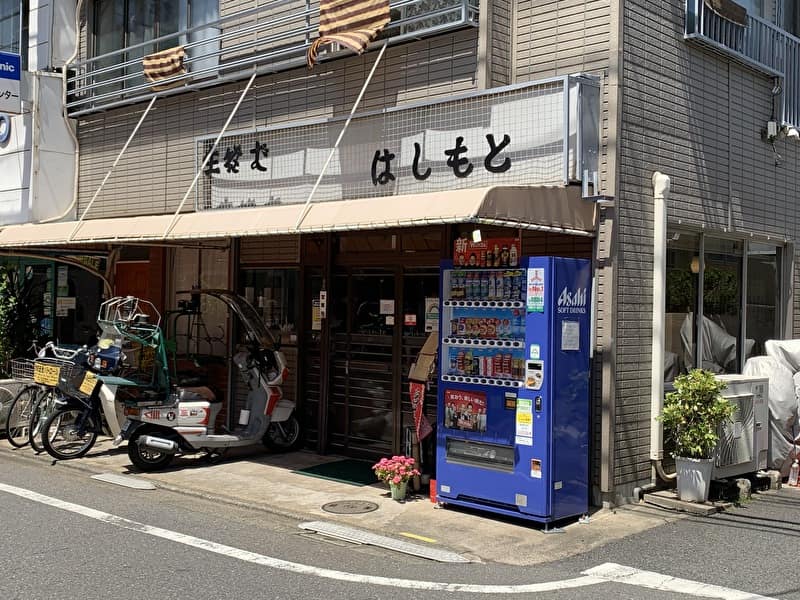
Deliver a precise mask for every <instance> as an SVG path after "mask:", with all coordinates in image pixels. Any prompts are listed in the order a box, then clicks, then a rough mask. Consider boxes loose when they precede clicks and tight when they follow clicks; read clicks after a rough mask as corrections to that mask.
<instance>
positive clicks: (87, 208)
mask: <svg viewBox="0 0 800 600" xmlns="http://www.w3.org/2000/svg"><path fill="white" fill-rule="evenodd" d="M155 101H156V97H155V96H153V98H152V99H151V100H150V104H148V105H147V108H146V109H145V110H144V112H143V113H142V116H141V117H140V118H139V122H138V123H137V124H136V127H134V128H133V131H132V132H131V134H130V136H128V140H127V141H126V142H125V145H124V146H123V147H122V150H120V151H119V154H117V158H116V160H114V164H113V165H111V168H110V169H109V170H108V173H106V176H105V177H103V181H101V182H100V187H98V188H97V191H96V192H95V193H94V196H92V199H91V200H90V201H89V204H88V205H87V206H86V208H85V209H84V211H83V214H82V215H81V217H80V219H78V222H77V223H76V224H75V228H74V229H73V230H72V233H70V234H69V239H68V240H67V241H69V242H71V241H72V239H73V238H74V237H75V234H76V233H77V232H78V229H80V228H81V225H83V219H84V218H85V217H86V215H87V213H88V212H89V209H90V208H92V205H93V204H94V201H95V200H97V197H98V196H99V195H100V192H101V191H102V190H103V187H104V186H105V185H106V181H108V178H109V177H111V172H112V171H113V170H114V168H115V167H116V166H117V164H118V163H119V161H120V159H121V158H122V155H123V154H125V151H126V150H127V149H128V146H129V145H130V143H131V141H132V140H133V138H134V137H135V136H136V134H137V132H138V131H139V128H140V127H141V126H142V123H144V120H145V118H146V117H147V115H148V113H149V112H150V109H151V108H153V104H154V103H155Z"/></svg>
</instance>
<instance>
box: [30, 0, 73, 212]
mask: <svg viewBox="0 0 800 600" xmlns="http://www.w3.org/2000/svg"><path fill="white" fill-rule="evenodd" d="M82 9H83V0H78V4H77V5H76V6H75V50H74V52H73V53H72V54H71V55H70V56H69V58H67V60H65V61H64V66H63V67H62V68H61V114H62V116H63V117H64V122H65V123H66V124H67V130H68V131H69V135H70V137H71V138H72V141H73V143H74V144H75V166H74V169H75V173H74V176H73V178H72V202H70V205H69V206H68V207H67V208H66V210H65V211H64V212H63V213H61V214H60V215H58V216H57V217H49V218H47V219H42V220H41V221H39V222H40V223H51V222H53V221H60V220H61V219H63V218H64V217H66V216H67V215H68V214H69V213H71V212H72V211H73V210H74V209H75V206H76V205H77V204H78V169H79V168H80V146H79V145H78V134H77V132H76V131H75V130H74V129H73V128H72V123H70V118H69V115H68V114H67V72H68V70H69V69H67V67H68V65H70V64H71V63H73V62H74V61H75V58H76V57H77V56H78V52H79V51H80V44H81V42H80V40H81V10H82Z"/></svg>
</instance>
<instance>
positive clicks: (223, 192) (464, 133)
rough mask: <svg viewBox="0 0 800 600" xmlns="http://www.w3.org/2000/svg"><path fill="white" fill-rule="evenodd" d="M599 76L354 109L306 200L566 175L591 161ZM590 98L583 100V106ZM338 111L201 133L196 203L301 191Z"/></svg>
mask: <svg viewBox="0 0 800 600" xmlns="http://www.w3.org/2000/svg"><path fill="white" fill-rule="evenodd" d="M598 90H599V87H598V85H597V82H596V81H595V80H593V79H591V78H586V77H562V78H555V79H551V80H547V81H543V82H535V83H530V84H523V85H515V86H508V87H504V88H496V89H494V90H489V91H487V92H480V93H473V94H470V95H467V96H463V97H457V98H451V99H447V100H442V101H435V102H429V103H425V104H420V105H413V106H409V107H398V108H395V109H388V110H384V111H376V112H370V113H361V114H358V115H356V116H355V117H354V118H353V120H352V121H351V123H350V125H349V126H348V128H347V131H346V133H345V135H344V137H343V138H342V140H341V143H340V145H339V146H338V147H337V149H336V151H335V152H334V153H333V156H332V158H331V160H330V162H329V163H328V166H327V168H325V171H324V176H323V178H322V180H321V182H320V185H319V186H318V187H317V188H316V190H315V193H314V201H325V200H342V199H349V198H371V197H376V196H392V195H402V194H418V193H427V192H436V191H445V190H453V189H463V188H475V187H486V186H492V185H563V184H565V183H566V182H568V181H578V180H580V179H581V176H582V174H583V172H584V171H585V170H588V171H589V172H594V171H596V169H597V146H598V135H597V131H598V123H597V120H598V119H597V110H588V109H587V106H588V104H592V103H595V104H596V103H597V98H598V94H599V91H598ZM585 104H586V105H587V106H584V105H585ZM344 122H345V120H344V119H343V118H336V119H328V120H322V121H316V122H309V121H306V122H304V123H302V124H289V125H283V126H273V127H267V128H264V129H258V130H254V131H249V132H236V133H231V134H228V135H225V136H223V137H222V139H221V140H220V143H219V145H218V146H217V147H216V148H213V143H214V140H215V139H216V136H208V137H203V138H198V139H197V152H196V161H197V164H198V166H199V165H201V164H202V163H203V162H204V161H205V160H206V158H207V159H208V160H207V162H206V163H205V166H204V168H203V177H201V183H200V185H199V186H198V196H197V205H198V209H201V210H202V209H221V208H236V207H250V206H271V205H285V204H295V203H300V202H305V201H306V199H307V198H308V197H309V194H310V192H311V190H312V188H314V184H315V183H316V180H317V178H318V176H319V174H320V173H321V172H322V171H323V168H324V166H325V164H326V162H327V161H328V158H329V156H330V155H331V149H332V148H333V146H334V142H335V140H336V139H337V137H338V136H339V133H340V132H341V130H342V128H343V126H344Z"/></svg>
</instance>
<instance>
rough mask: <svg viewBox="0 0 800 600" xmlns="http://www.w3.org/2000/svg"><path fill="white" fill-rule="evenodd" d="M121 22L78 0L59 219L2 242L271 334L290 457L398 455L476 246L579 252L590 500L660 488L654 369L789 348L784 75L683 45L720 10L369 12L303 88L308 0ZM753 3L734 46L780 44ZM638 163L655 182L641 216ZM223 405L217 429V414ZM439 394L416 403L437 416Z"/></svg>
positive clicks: (605, 4) (218, 344) (513, 7)
mask: <svg viewBox="0 0 800 600" xmlns="http://www.w3.org/2000/svg"><path fill="white" fill-rule="evenodd" d="M141 4H142V7H143V8H144V12H142V13H141V14H140V13H139V12H137V11H139V9H140V8H142V7H140V6H139V4H137V5H136V7H134V6H133V4H130V3H129V4H125V5H124V9H120V8H119V7H120V6H121V5H120V4H119V3H114V2H107V1H105V0H103V1H100V0H94V1H87V2H79V3H76V8H77V9H78V10H79V11H80V12H81V15H82V16H81V19H80V22H81V23H83V25H82V29H81V32H80V35H79V40H80V49H79V52H78V55H77V57H76V60H75V61H73V62H71V63H70V73H69V77H70V79H69V89H70V94H69V95H68V97H67V112H68V114H69V115H70V117H71V118H72V119H74V122H75V124H76V129H77V137H78V140H79V143H80V161H79V164H80V167H79V179H78V180H79V186H78V188H79V189H78V194H77V205H76V207H75V213H74V215H72V220H68V221H66V222H62V223H50V224H47V223H42V224H31V225H25V226H20V227H7V228H5V229H4V230H3V231H1V232H0V246H2V247H3V248H16V249H23V248H24V249H27V250H28V251H41V250H44V249H47V250H48V251H54V250H61V251H64V252H67V251H74V249H75V248H82V249H94V250H103V251H105V252H106V253H107V254H106V256H107V257H110V258H111V259H112V263H113V264H114V265H115V266H114V268H113V269H112V270H111V271H110V272H109V274H108V275H109V278H110V279H111V280H112V281H113V283H114V285H115V292H116V293H132V294H137V295H142V296H144V297H147V298H148V299H150V300H153V301H154V302H156V304H157V305H158V306H159V307H161V308H163V309H165V310H167V309H170V308H174V307H175V306H176V305H177V301H178V300H179V299H180V298H181V297H184V296H182V295H181V292H184V291H187V290H190V289H191V288H192V287H193V286H199V287H205V288H232V289H235V290H236V291H238V292H239V293H241V294H242V295H244V296H245V297H247V298H248V299H249V300H250V301H251V302H252V303H253V305H254V306H256V307H257V308H258V309H259V310H260V311H261V312H262V315H263V316H264V318H265V320H266V321H267V323H268V324H269V325H270V326H271V327H273V328H274V329H275V330H276V331H279V332H280V333H281V337H282V340H283V343H284V350H285V351H286V354H287V357H288V358H289V360H290V366H291V368H292V372H293V373H294V374H295V377H294V379H293V381H292V382H291V383H290V384H289V385H288V386H287V390H286V394H287V395H288V396H289V397H291V398H293V399H295V400H296V401H297V404H298V407H299V411H300V414H301V416H302V420H303V424H304V427H305V430H306V443H307V446H308V448H310V449H313V450H315V451H317V452H323V453H328V452H331V453H339V454H346V455H351V456H359V457H367V458H374V457H377V456H381V455H385V454H387V453H391V452H397V451H399V450H401V449H402V444H403V441H404V432H405V430H406V428H407V427H408V426H409V425H411V422H412V421H411V407H410V403H409V398H408V386H407V380H406V378H407V375H408V369H409V367H410V364H411V362H412V361H413V360H414V358H415V357H416V353H417V352H418V350H419V348H421V346H422V344H423V342H424V340H425V337H426V334H427V333H428V332H429V331H430V329H433V328H435V325H434V318H435V315H433V314H432V313H431V311H430V306H431V302H430V300H431V299H434V298H436V297H437V295H438V290H439V281H438V267H439V263H440V261H441V260H442V259H444V258H448V257H449V256H451V253H452V248H453V242H454V241H455V240H456V239H457V238H459V237H462V236H470V235H472V232H473V230H475V229H480V230H481V232H482V235H483V236H484V237H521V239H522V253H523V255H538V254H548V255H558V256H571V257H583V258H590V259H592V260H593V264H594V285H593V289H594V298H593V302H592V306H593V321H594V327H593V337H592V346H593V357H592V390H593V396H592V397H593V401H592V414H591V419H590V422H591V431H590V432H587V435H588V437H589V440H590V444H591V457H592V461H591V468H590V473H591V479H592V482H591V483H592V486H593V499H594V501H595V502H596V503H601V502H612V503H616V502H624V501H626V500H627V499H629V498H630V497H631V496H632V493H633V489H634V488H635V487H637V486H640V485H642V484H644V483H648V482H650V481H651V480H653V479H654V478H655V473H656V471H657V470H658V469H659V468H660V462H659V461H660V459H661V458H662V457H663V455H664V450H663V447H659V444H658V442H657V441H654V439H653V438H651V433H652V432H653V431H654V427H653V424H654V422H653V418H652V417H653V413H652V406H653V396H654V395H659V394H661V393H662V390H661V388H660V386H658V385H654V384H653V381H654V379H653V377H654V375H653V373H654V371H656V370H657V371H658V374H659V376H661V375H663V377H661V384H662V385H663V383H664V382H666V383H667V384H668V382H669V381H670V380H671V378H674V376H675V374H677V373H679V372H681V371H684V370H686V369H687V368H689V367H691V366H700V365H704V366H708V367H712V368H714V369H715V370H718V371H726V372H733V371H738V370H741V368H742V366H743V363H744V360H746V358H747V357H748V356H753V355H755V354H757V353H759V352H760V351H761V348H762V347H763V341H764V340H765V339H768V338H769V337H789V336H791V335H792V334H793V332H794V330H795V329H800V325H793V323H795V322H796V321H797V316H796V314H797V312H798V311H797V310H795V308H794V302H793V289H794V286H795V285H796V284H795V282H794V280H795V277H794V246H793V240H794V239H795V238H796V237H797V225H798V223H797V220H796V218H795V211H794V210H793V206H792V199H793V197H794V195H795V193H796V191H797V184H796V183H795V181H794V178H793V174H794V171H796V169H795V168H794V167H796V166H797V161H798V156H799V155H798V146H797V144H796V142H795V140H794V139H793V136H791V135H789V136H787V135H786V133H788V132H790V126H792V125H797V124H798V123H797V121H798V120H800V118H799V117H798V116H797V111H796V110H795V109H794V107H795V104H794V103H796V102H797V101H798V99H797V98H796V97H794V96H793V95H792V94H797V87H796V83H795V82H794V81H793V77H796V72H797V69H796V65H795V68H794V70H792V66H791V65H790V64H788V63H787V64H766V61H767V59H766V58H765V57H759V56H748V55H747V52H748V51H749V50H748V48H746V47H744V46H738V47H731V48H729V49H727V50H725V51H723V52H721V53H720V52H719V50H720V49H719V48H718V47H716V46H715V48H716V50H717V52H716V53H714V52H711V51H709V50H707V49H706V46H707V45H708V44H706V46H704V43H705V42H707V41H708V40H707V39H706V38H708V37H709V31H712V30H711V29H708V28H706V29H703V28H702V26H700V28H699V29H698V28H696V27H695V19H697V18H699V17H698V15H701V16H703V17H704V18H706V19H714V18H722V17H719V16H718V15H717V14H716V13H712V12H710V9H709V8H708V7H707V6H706V5H705V4H704V3H703V2H702V1H700V0H698V1H697V2H689V3H684V2H681V1H679V0H667V1H664V2H660V3H653V2H644V1H642V2H625V3H623V2H621V1H617V0H587V1H586V2H583V3H581V4H580V5H575V4H574V3H567V2H549V3H545V4H544V5H543V4H542V3H538V2H532V1H529V0H528V1H525V0H518V1H511V0H508V1H492V2H488V1H484V0H480V1H479V0H437V1H425V0H420V1H418V2H412V3H408V2H392V3H391V5H392V12H391V17H392V22H391V23H390V25H389V26H388V27H387V29H386V30H385V31H384V33H383V34H382V36H383V37H382V38H381V40H379V42H378V43H376V44H375V45H374V46H373V48H374V50H375V51H371V52H368V53H366V54H364V55H362V56H354V55H352V54H351V53H349V52H346V51H337V52H333V53H328V54H327V55H324V54H323V55H322V57H321V58H322V60H321V61H320V62H319V64H317V65H316V66H315V67H314V69H313V70H308V69H307V68H306V67H305V66H304V64H303V63H304V60H305V59H304V53H305V49H306V48H307V47H308V44H309V43H310V41H311V40H313V39H314V37H315V36H316V23H317V19H318V13H319V9H318V6H317V5H316V4H315V3H314V4H310V3H308V4H307V3H305V2H284V3H267V4H263V3H253V2H247V1H245V0H241V1H239V2H227V3H224V4H223V3H217V2H215V1H207V0H202V1H192V2H189V0H186V2H183V3H174V4H175V5H176V6H173V3H159V2H145V3H141ZM775 4H776V9H775V11H774V13H770V14H756V12H754V11H755V7H745V8H746V9H747V11H746V12H745V18H744V21H741V19H740V21H741V22H739V23H734V24H733V25H731V26H730V27H731V32H732V33H734V34H744V32H745V31H747V32H750V31H751V30H753V31H754V30H756V29H758V28H762V29H763V28H767V29H770V31H774V32H777V34H776V35H779V36H783V37H780V39H781V40H782V42H781V43H784V44H785V45H786V46H787V47H788V48H790V49H791V48H794V46H793V45H792V44H794V43H795V41H796V39H795V38H794V37H792V35H790V34H793V33H794V28H796V27H797V23H795V21H796V15H795V16H794V17H792V16H791V15H790V14H789V11H788V3H787V6H786V7H784V6H783V4H784V3H782V2H777V3H775ZM167 5H169V6H167ZM793 19H794V20H793ZM726 22H727V21H726ZM693 28H694V29H693ZM736 28H738V29H736ZM748 35H751V34H750V33H748ZM726 39H728V38H726ZM730 39H738V38H735V36H734V37H731V38H730ZM383 40H388V46H387V49H386V51H385V56H383V57H382V59H381V61H380V62H379V63H378V64H377V66H376V67H375V71H374V76H372V78H371V80H370V83H369V85H367V86H366V88H365V90H364V94H363V99H362V100H361V102H360V105H359V106H358V109H357V110H356V112H355V116H354V117H353V119H352V120H351V121H349V122H348V116H349V115H350V111H351V109H352V108H353V105H354V103H355V102H356V99H357V98H358V97H359V94H360V92H361V89H362V86H363V84H364V82H365V81H366V80H367V78H368V77H369V76H370V70H371V69H372V67H373V65H374V64H375V62H376V58H377V54H378V52H377V50H378V49H379V48H380V46H381V45H382V41H383ZM710 41H712V42H714V41H715V40H710ZM175 46H180V47H183V48H184V50H185V52H186V55H187V60H186V63H185V66H186V72H185V73H184V74H178V75H176V76H175V79H174V83H175V84H176V85H175V86H173V87H169V88H168V89H161V90H158V91H154V90H153V89H152V87H151V85H150V84H149V83H148V82H147V81H145V80H144V78H143V77H142V66H141V61H140V58H141V57H142V56H144V55H146V54H149V53H151V52H154V51H156V50H164V49H167V48H171V47H175ZM785 56H786V61H789V60H790V58H791V56H797V54H796V53H795V54H792V53H791V52H790V53H787V54H786V55H785ZM252 75H255V77H254V78H253V79H250V78H251V76H252ZM709 82H714V85H713V86H712V84H711V83H709ZM776 89H778V91H777V92H774V90H776ZM153 97H155V98H156V100H155V102H154V103H152V104H151V99H152V98H153ZM237 103H238V104H237ZM235 106H238V108H237V110H236V111H235V112H233V109H234V107H235ZM768 121H774V122H775V123H776V124H777V129H776V130H775V131H776V133H775V136H773V137H771V138H770V137H769V136H768V135H765V137H764V138H763V139H762V133H761V130H762V129H766V128H767V123H768ZM346 122H348V128H347V132H346V133H345V135H344V136H343V137H342V140H341V144H340V145H339V146H337V148H336V152H334V153H331V151H332V149H333V148H334V146H335V140H336V139H337V136H338V134H339V132H340V131H341V130H342V128H343V127H344V126H345V123H346ZM783 125H786V127H784V128H781V127H782V126H783ZM129 136H130V139H128V138H129ZM218 136H219V139H218ZM126 140H128V143H126ZM217 140H218V145H217V146H216V147H214V145H215V142H217ZM123 150H124V152H123ZM329 157H330V159H329ZM326 161H327V164H326ZM656 171H658V172H661V173H663V174H665V175H667V176H669V178H670V179H671V186H670V189H669V193H668V194H667V195H666V198H665V203H666V204H665V210H666V218H665V219H662V218H661V217H660V216H659V215H660V214H661V213H659V212H658V211H657V210H656V207H657V206H660V205H659V203H658V202H659V201H657V200H656V199H655V198H654V196H655V195H656V194H657V192H656V190H654V185H653V174H654V172H656ZM109 173H110V175H109ZM321 174H322V175H321ZM317 184H318V185H317ZM76 219H80V220H81V222H80V224H77V223H76V221H75V220H76ZM659 219H661V220H659ZM30 220H31V221H39V219H35V218H31V219H30ZM660 226H663V229H664V231H665V233H666V240H667V242H666V253H665V268H664V269H663V270H661V271H655V276H654V269H655V267H657V266H658V264H660V263H657V261H655V260H654V257H656V256H658V255H659V252H658V250H657V249H654V239H655V238H654V232H655V231H657V229H658V227H660ZM70 249H72V250H70ZM112 252H114V253H116V254H114V255H113V256H112V254H111V253H112ZM654 277H655V282H656V284H655V288H654ZM659 281H661V284H660V285H659V283H658V282H659ZM654 289H656V290H664V292H663V294H664V297H665V308H664V314H663V315H662V314H657V315H656V318H654V316H653V315H654V312H653V311H654V308H653V307H654V302H653V290H654ZM321 293H322V294H321ZM203 309H204V310H203V320H202V323H194V324H191V325H188V326H187V328H186V329H184V330H180V331H177V332H176V333H177V335H178V338H179V340H178V344H179V345H180V344H181V343H183V344H185V345H186V347H190V348H193V349H194V351H195V352H196V353H198V354H201V353H202V354H216V355H225V354H226V353H229V350H230V347H231V345H232V344H233V343H234V340H235V337H236V332H235V331H233V330H232V327H231V326H230V324H229V323H228V321H227V317H226V314H225V313H224V311H222V310H221V309H220V308H218V307H214V306H211V305H209V306H204V307H203ZM695 314H699V315H703V318H702V319H700V318H697V319H695V318H694V315H695ZM661 322H663V329H661V328H659V327H658V326H657V325H656V323H661ZM723 334H724V335H723ZM654 336H655V339H656V346H659V347H663V351H662V354H663V361H661V360H659V361H658V362H659V363H663V365H662V364H659V365H658V367H654V366H653V361H652V360H651V357H653V356H656V355H657V354H658V353H657V352H653V348H654V342H653V340H654ZM662 337H663V343H660V342H659V340H660V339H661V338H662ZM226 388H227V393H226V394H225V397H226V402H227V405H226V407H227V410H226V414H227V415H229V417H228V418H231V417H230V415H233V414H235V412H236V410H237V406H238V404H237V403H239V402H241V394H240V393H239V389H238V387H237V384H236V381H235V379H234V378H232V377H230V378H228V379H227V383H226ZM435 397H436V390H435V385H431V386H429V388H428V392H427V396H426V411H427V413H428V415H429V416H431V417H432V415H433V414H434V403H435Z"/></svg>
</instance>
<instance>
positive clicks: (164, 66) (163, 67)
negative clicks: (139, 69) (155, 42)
mask: <svg viewBox="0 0 800 600" xmlns="http://www.w3.org/2000/svg"><path fill="white" fill-rule="evenodd" d="M185 58H186V50H185V49H184V47H183V46H176V47H174V48H168V49H166V50H162V51H161V52H155V53H154V54H148V55H147V56H145V57H144V59H142V65H143V66H144V78H145V79H147V81H149V82H150V83H155V84H157V83H158V82H160V81H163V80H164V79H169V78H170V77H175V76H176V75H183V74H184V73H186V67H185V66H184V64H183V61H184V59H185ZM175 85H180V82H177V81H175V82H170V83H168V84H162V85H154V86H152V87H153V89H154V90H164V89H168V88H170V87H172V86H175Z"/></svg>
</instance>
